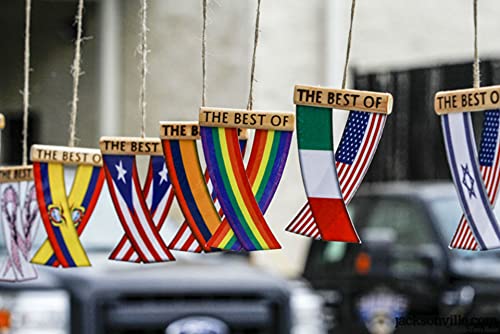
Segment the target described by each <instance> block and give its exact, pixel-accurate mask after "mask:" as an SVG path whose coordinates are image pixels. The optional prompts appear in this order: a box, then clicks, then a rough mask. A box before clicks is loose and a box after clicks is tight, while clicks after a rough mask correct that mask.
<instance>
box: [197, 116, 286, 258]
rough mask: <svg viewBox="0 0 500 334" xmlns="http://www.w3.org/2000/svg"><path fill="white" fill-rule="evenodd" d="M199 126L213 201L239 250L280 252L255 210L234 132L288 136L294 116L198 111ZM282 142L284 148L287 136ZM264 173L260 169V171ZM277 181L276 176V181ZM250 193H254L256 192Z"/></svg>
mask: <svg viewBox="0 0 500 334" xmlns="http://www.w3.org/2000/svg"><path fill="white" fill-rule="evenodd" d="M200 126H201V130H200V131H201V138H202V143H203V152H204V156H205V159H206V161H207V168H208V171H209V175H210V177H211V179H212V182H213V184H214V189H215V192H216V194H217V198H218V200H219V201H220V203H221V207H222V210H223V212H224V214H225V217H226V219H227V221H228V223H229V225H230V226H231V228H232V230H233V231H234V233H235V235H236V236H237V238H238V239H239V241H240V242H241V244H242V246H243V248H244V249H245V250H247V251H255V250H268V249H279V248H281V246H280V245H279V243H278V241H277V240H276V238H275V236H274V235H273V233H272V231H271V230H270V228H269V226H268V224H267V223H266V221H265V219H264V216H263V214H262V211H261V210H260V208H259V203H257V201H256V195H257V194H256V193H254V192H253V191H252V186H251V185H250V182H249V179H248V176H247V173H246V170H245V167H244V165H243V159H242V157H241V153H240V150H239V145H238V137H237V130H236V129H237V128H253V129H261V130H272V131H278V132H279V131H283V132H289V133H291V132H292V131H293V130H294V114H293V113H284V112H283V113H269V112H257V111H248V110H246V111H243V110H231V109H214V108H201V109H200ZM280 135H281V134H280ZM288 135H289V134H288ZM284 138H285V146H286V138H287V135H285V136H284ZM287 152H288V150H287V149H284V150H281V151H279V152H277V153H278V154H280V155H284V154H285V153H287ZM281 161H283V160H282V158H281V157H280V158H278V159H275V160H274V161H270V160H267V162H266V163H265V164H264V166H267V165H269V164H273V163H276V165H279V162H281ZM284 161H286V158H285V160H284ZM277 162H278V163H277ZM278 168H282V167H281V166H280V167H278ZM265 169H266V167H263V169H261V171H264V170H265ZM280 178H281V176H280V175H277V179H278V180H279V179H280ZM253 190H255V191H257V190H258V188H257V187H255V188H254V189H253ZM270 195H271V194H270ZM265 201H266V200H264V202H265Z"/></svg>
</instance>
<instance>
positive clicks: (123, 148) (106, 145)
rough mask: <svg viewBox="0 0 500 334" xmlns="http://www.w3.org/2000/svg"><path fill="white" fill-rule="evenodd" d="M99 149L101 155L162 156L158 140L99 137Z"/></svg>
mask: <svg viewBox="0 0 500 334" xmlns="http://www.w3.org/2000/svg"><path fill="white" fill-rule="evenodd" d="M100 147H101V152H102V153H103V154H118V155H149V156H152V155H157V156H163V149H162V147H161V140H160V138H140V137H101V140H100Z"/></svg>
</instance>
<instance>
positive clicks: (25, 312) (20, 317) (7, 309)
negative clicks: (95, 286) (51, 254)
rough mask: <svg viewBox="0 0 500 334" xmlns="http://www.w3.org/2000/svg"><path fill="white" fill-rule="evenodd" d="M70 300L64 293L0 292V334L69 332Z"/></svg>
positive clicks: (60, 333)
mask: <svg viewBox="0 0 500 334" xmlns="http://www.w3.org/2000/svg"><path fill="white" fill-rule="evenodd" d="M69 312H70V300H69V296H68V294H67V293H66V292H64V291H60V290H52V291H23V292H0V333H4V332H6V333H10V334H35V333H37V334H66V333H69V316H70V314H69Z"/></svg>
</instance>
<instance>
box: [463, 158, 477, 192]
mask: <svg viewBox="0 0 500 334" xmlns="http://www.w3.org/2000/svg"><path fill="white" fill-rule="evenodd" d="M462 173H463V178H462V184H463V185H464V186H465V188H466V189H467V190H468V191H469V198H472V197H474V198H477V197H476V193H475V192H474V183H475V181H474V178H473V177H472V175H471V174H470V172H469V165H467V164H466V165H462Z"/></svg>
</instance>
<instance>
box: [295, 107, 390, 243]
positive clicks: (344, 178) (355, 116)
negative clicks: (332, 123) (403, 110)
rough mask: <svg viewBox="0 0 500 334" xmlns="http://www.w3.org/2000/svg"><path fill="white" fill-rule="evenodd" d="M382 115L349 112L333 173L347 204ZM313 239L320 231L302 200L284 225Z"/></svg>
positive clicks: (367, 162)
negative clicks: (336, 176)
mask: <svg viewBox="0 0 500 334" xmlns="http://www.w3.org/2000/svg"><path fill="white" fill-rule="evenodd" d="M386 119H387V116H386V115H383V114H375V113H368V112H361V111H351V112H350V113H349V118H348V119H347V124H346V127H345V129H344V133H343V135H342V139H341V141H340V146H339V148H338V149H337V153H336V155H335V160H336V163H335V164H336V167H337V175H338V178H339V184H340V189H341V191H342V196H343V197H344V202H345V203H346V204H349V202H350V201H351V199H352V198H353V196H354V194H355V193H356V191H357V189H358V188H359V185H360V184H361V182H362V181H363V178H364V176H365V174H366V172H367V171H368V168H369V167H370V163H371V161H372V159H373V156H374V155H375V152H376V151H377V147H378V144H379V142H380V138H381V137H382V133H383V130H384V125H385V121H386ZM286 230H287V231H288V232H292V233H297V234H300V235H304V236H307V237H310V238H314V239H318V240H319V239H321V234H320V231H319V229H318V227H317V225H316V222H315V221H314V217H313V214H312V211H311V208H310V206H309V203H306V204H305V205H304V207H303V208H302V209H301V210H300V211H299V213H298V214H297V216H295V218H294V219H293V221H292V223H291V224H290V225H289V226H288V227H287V228H286Z"/></svg>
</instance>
